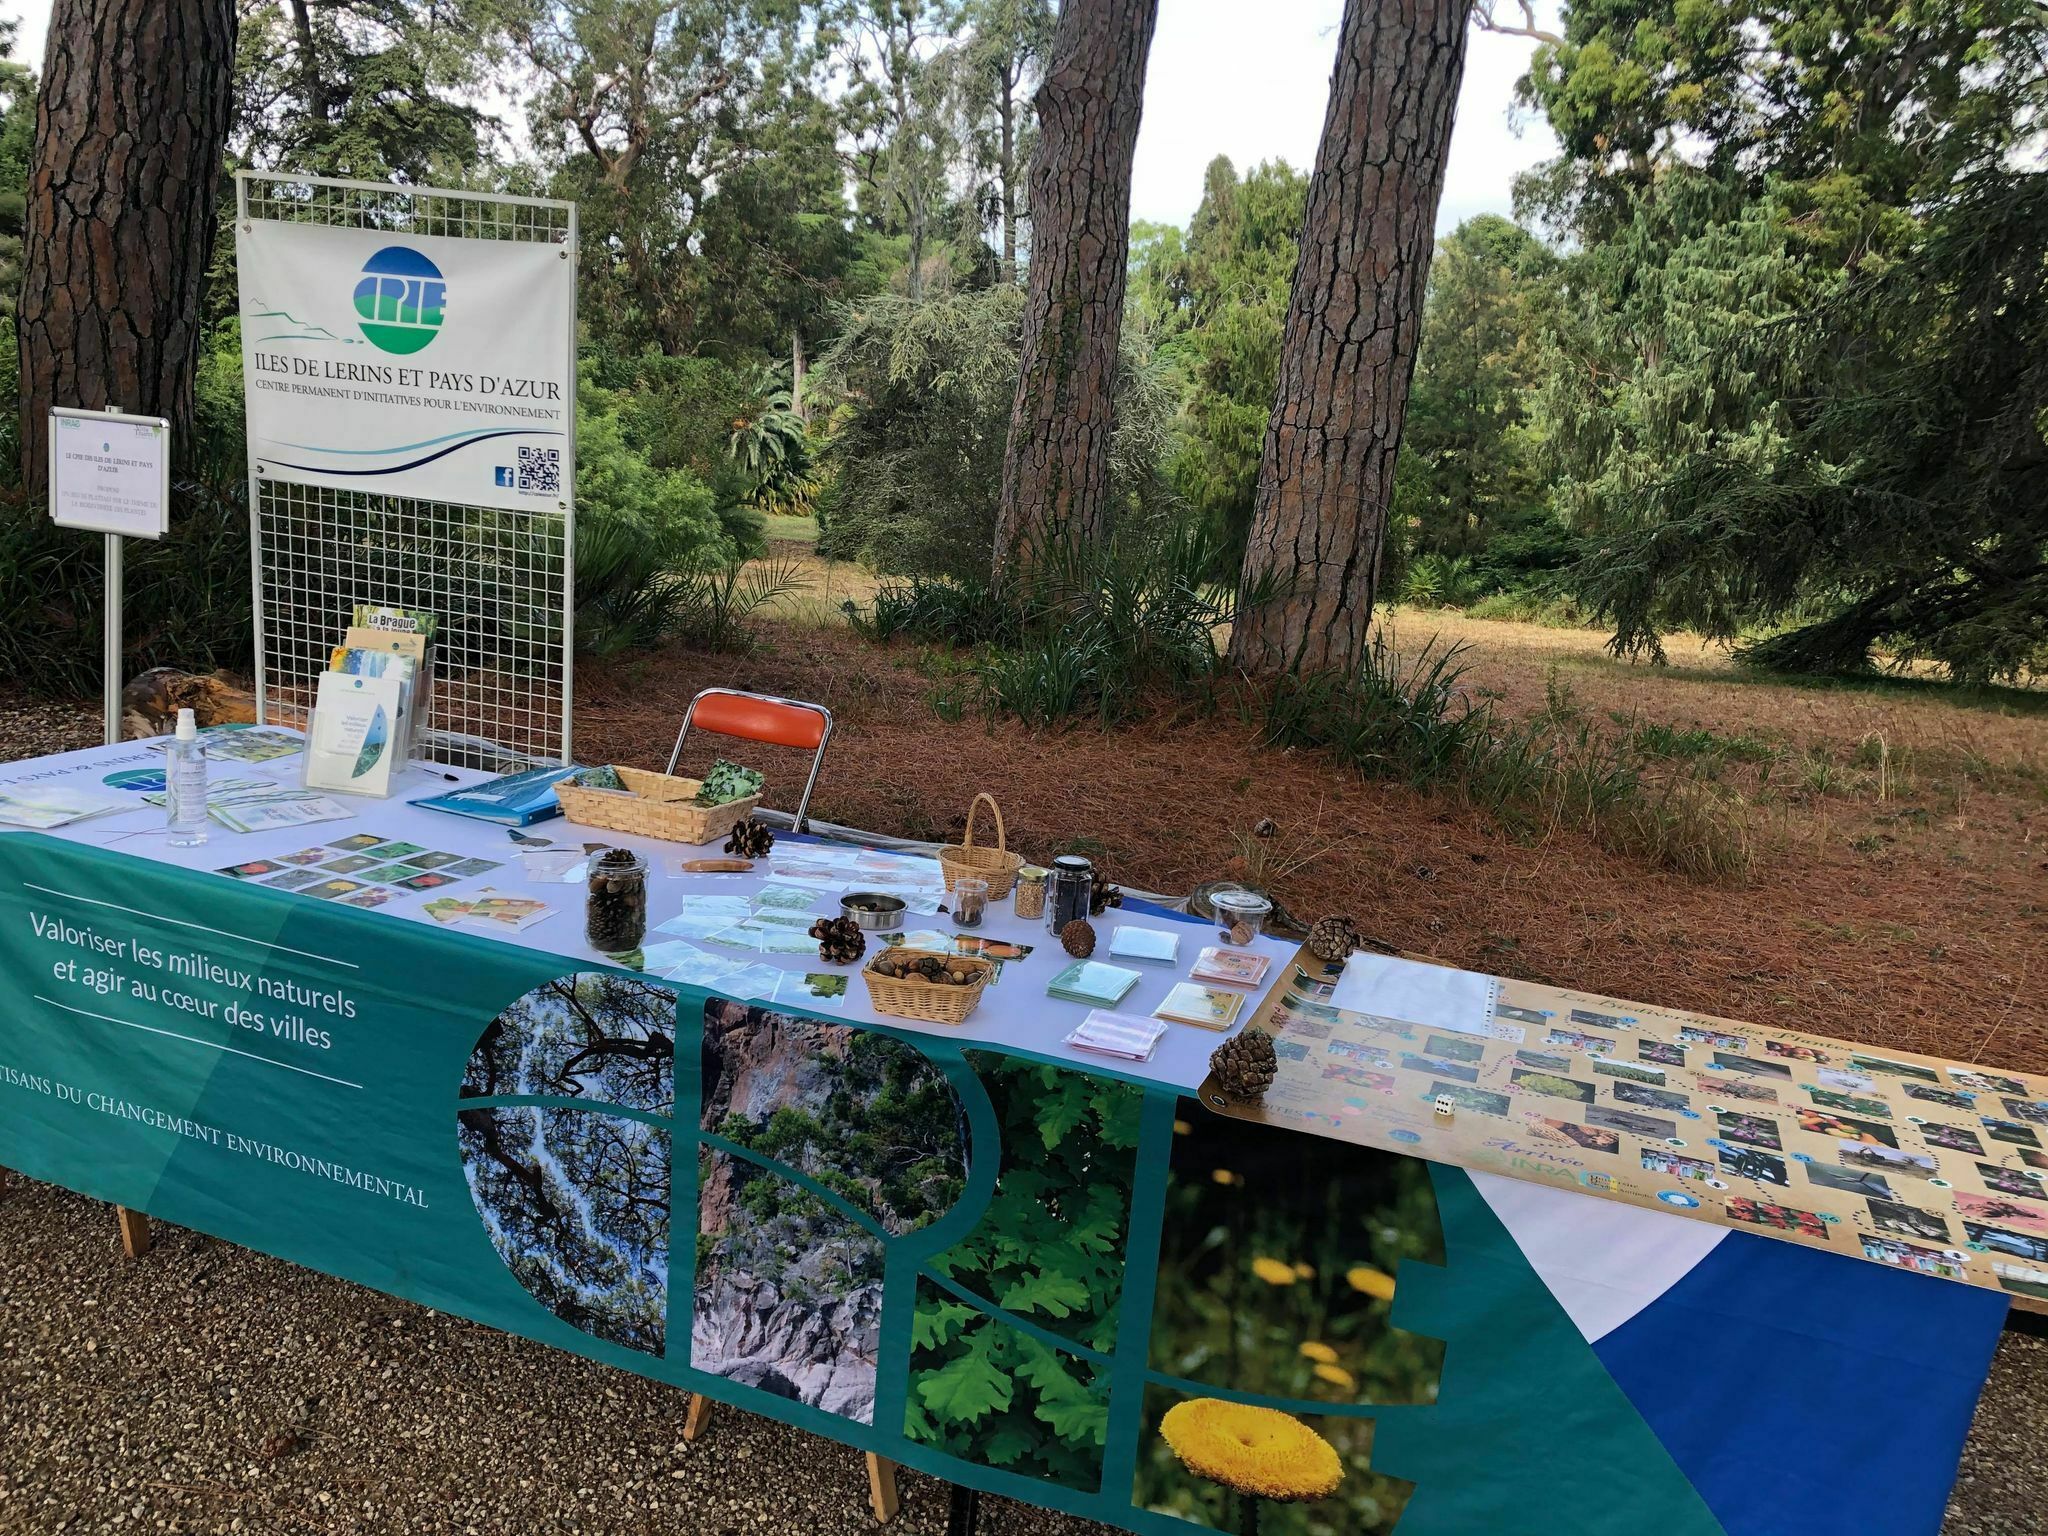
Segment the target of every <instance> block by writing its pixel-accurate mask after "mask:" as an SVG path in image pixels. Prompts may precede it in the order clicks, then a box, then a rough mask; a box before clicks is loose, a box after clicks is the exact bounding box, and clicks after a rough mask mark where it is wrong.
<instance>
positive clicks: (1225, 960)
mask: <svg viewBox="0 0 2048 1536" xmlns="http://www.w3.org/2000/svg"><path fill="white" fill-rule="evenodd" d="M1272 965H1273V960H1272V957H1271V956H1269V955H1260V954H1254V953H1253V952H1252V951H1251V950H1248V949H1224V948H1223V947H1221V946H1220V945H1216V944H1210V945H1208V946H1206V947H1205V948H1204V949H1203V950H1202V952H1201V953H1200V954H1199V955H1197V956H1196V957H1195V963H1194V965H1193V966H1191V967H1190V968H1189V970H1188V974H1189V975H1190V976H1192V977H1194V978H1195V980H1197V981H1220V982H1222V983H1223V984H1224V985H1225V986H1231V987H1256V986H1257V985H1258V984H1259V983H1260V982H1262V981H1264V980H1265V979H1266V972H1267V971H1268V970H1270V969H1271V968H1272Z"/></svg>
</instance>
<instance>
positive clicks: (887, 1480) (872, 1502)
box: [867, 1451, 898, 1525]
mask: <svg viewBox="0 0 2048 1536" xmlns="http://www.w3.org/2000/svg"><path fill="white" fill-rule="evenodd" d="M867 1454H868V1507H869V1508H870V1509H872V1510H873V1511H874V1512H875V1519H876V1520H877V1521H879V1522H880V1523H881V1524H883V1525H887V1524H888V1523H889V1522H890V1521H891V1520H893V1519H895V1518H896V1509H897V1505H898V1500H897V1497H896V1463H895V1462H893V1461H885V1460H883V1459H882V1458H881V1457H880V1456H877V1455H876V1454H875V1453H874V1452H873V1451H869V1452H868V1453H867Z"/></svg>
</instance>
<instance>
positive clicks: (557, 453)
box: [519, 448, 562, 492]
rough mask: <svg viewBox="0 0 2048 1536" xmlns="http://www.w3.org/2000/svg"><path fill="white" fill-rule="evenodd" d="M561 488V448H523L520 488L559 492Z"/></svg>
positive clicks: (520, 455)
mask: <svg viewBox="0 0 2048 1536" xmlns="http://www.w3.org/2000/svg"><path fill="white" fill-rule="evenodd" d="M561 488H562V450H561V449H559V448H521V449H520V450H519V489H520V490H522V491H548V492H557V491H560V490H561Z"/></svg>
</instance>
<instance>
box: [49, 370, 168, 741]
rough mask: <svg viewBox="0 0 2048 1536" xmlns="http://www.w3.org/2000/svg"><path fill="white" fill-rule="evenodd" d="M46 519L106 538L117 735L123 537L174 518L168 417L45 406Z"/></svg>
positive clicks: (110, 684) (114, 737)
mask: <svg viewBox="0 0 2048 1536" xmlns="http://www.w3.org/2000/svg"><path fill="white" fill-rule="evenodd" d="M50 521H51V522H53V523H55V524H56V525H57V526H58V527H60V528H85V529H91V530H94V531H97V532H99V533H103V534H105V535H106V539H107V573H106V574H107V598H106V606H107V612H106V625H105V639H106V698H105V705H106V740H107V745H108V746H112V745H113V744H114V743H115V742H117V741H119V740H120V739H121V585H122V583H121V560H122V544H121V541H122V540H123V539H124V538H137V539H160V538H162V537H163V536H164V535H165V534H166V533H167V532H169V531H170V526H171V424H170V423H169V422H168V421H166V420H165V419H164V418H163V417H161V416H130V415H128V414H127V413H126V412H124V411H119V410H113V411H80V410H73V409H71V408H69V407H67V406H55V407H52V409H51V411H50Z"/></svg>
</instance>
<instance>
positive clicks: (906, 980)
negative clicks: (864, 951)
mask: <svg viewBox="0 0 2048 1536" xmlns="http://www.w3.org/2000/svg"><path fill="white" fill-rule="evenodd" d="M995 973H996V967H995V962H994V961H992V960H983V959H981V958H979V957H978V956H974V955H947V954H941V953H939V952H938V951H937V950H935V949H911V948H908V947H907V946H903V945H898V946H896V947H894V948H891V949H884V950H883V951H882V952H881V953H880V954H878V955H876V956H875V957H874V959H872V960H870V961H869V962H868V963H867V965H866V966H865V967H864V968H863V969H862V971H861V973H860V974H861V979H862V980H863V981H865V982H866V983H867V984H868V1001H869V1002H870V1003H872V1004H873V1005H874V1010H875V1012H877V1013H887V1014H893V1015H894V1016H895V1017H897V1018H899V1019H922V1020H924V1021H925V1022H926V1023H927V1024H962V1023H965V1022H966V1020H967V1015H969V1014H970V1013H972V1012H974V1005H975V1004H976V1003H978V1002H980V1001H981V993H982V989H983V988H984V987H986V986H987V985H988V984H989V979H990V978H991V977H993V976H994V975H995Z"/></svg>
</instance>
